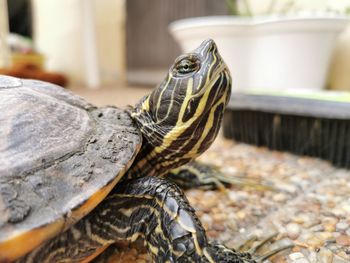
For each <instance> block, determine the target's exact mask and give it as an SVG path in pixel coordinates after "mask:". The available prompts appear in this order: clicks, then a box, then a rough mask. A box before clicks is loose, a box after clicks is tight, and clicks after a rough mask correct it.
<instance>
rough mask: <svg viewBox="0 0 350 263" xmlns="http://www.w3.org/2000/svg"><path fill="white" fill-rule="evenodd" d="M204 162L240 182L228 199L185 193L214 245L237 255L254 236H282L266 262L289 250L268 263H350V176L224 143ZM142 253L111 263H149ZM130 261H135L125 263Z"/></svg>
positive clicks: (294, 158)
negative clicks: (276, 251)
mask: <svg viewBox="0 0 350 263" xmlns="http://www.w3.org/2000/svg"><path fill="white" fill-rule="evenodd" d="M200 160H201V161H203V162H206V163H211V164H214V165H216V166H218V167H221V170H222V172H224V173H225V174H227V175H228V176H232V177H238V178H239V179H240V180H239V184H237V185H233V186H232V187H230V188H229V189H227V191H226V192H224V191H203V190H200V189H191V190H189V191H187V192H186V194H187V197H188V199H189V201H190V203H191V204H192V205H193V207H194V208H195V209H196V211H197V214H198V216H199V217H200V219H201V221H202V223H203V225H204V227H205V229H206V230H207V234H208V237H209V238H210V239H211V240H215V241H219V242H221V243H223V244H225V245H226V246H228V247H232V248H238V247H239V246H240V244H242V243H244V242H245V241H246V240H247V239H248V238H249V237H251V236H257V237H258V238H259V239H263V238H264V237H266V236H269V235H270V234H272V233H275V232H277V233H278V236H277V237H276V238H275V242H271V243H269V244H267V245H266V246H264V247H263V248H262V251H261V253H262V254H263V253H264V252H266V251H268V250H270V249H273V248H276V247H280V246H283V245H286V244H290V243H293V244H294V245H295V246H294V247H293V248H292V249H288V250H285V251H283V252H280V253H279V254H278V255H276V256H274V257H272V258H270V259H269V260H266V262H287V263H304V262H305V263H316V262H321V263H323V262H329V263H331V262H334V263H343V262H350V171H347V170H345V169H338V168H335V167H333V166H332V165H330V164H329V163H328V162H326V161H322V160H319V159H315V158H311V157H301V156H296V155H292V154H289V153H282V152H277V151H270V150H267V149H266V148H260V147H255V146H250V145H246V144H239V143H234V142H232V141H229V140H224V139H219V140H217V141H216V142H215V143H214V145H213V146H212V147H211V148H210V149H209V150H208V151H207V152H206V153H205V154H204V155H203V156H202V157H200ZM245 181H247V182H250V183H251V182H255V183H259V184H263V185H265V186H268V189H266V187H259V188H257V187H254V185H253V186H252V185H251V184H250V183H245ZM204 200H205V201H204ZM137 251H138V250H136V249H135V248H132V249H129V250H127V251H123V253H122V254H123V260H122V261H120V260H121V256H120V255H119V256H118V255H117V256H115V257H114V259H113V261H110V262H135V261H136V262H149V261H148V258H147V255H146V254H145V253H144V252H142V253H138V252H137ZM258 252H260V251H258ZM129 254H132V255H133V256H132V257H131V256H130V261H129V258H128V260H125V257H127V256H128V255H129ZM138 260H139V261H138Z"/></svg>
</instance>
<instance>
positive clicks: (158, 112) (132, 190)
mask: <svg viewBox="0 0 350 263" xmlns="http://www.w3.org/2000/svg"><path fill="white" fill-rule="evenodd" d="M230 94H231V75H230V72H229V70H228V67H227V66H226V64H225V63H224V61H223V59H222V57H221V56H220V54H219V52H218V48H217V46H216V44H215V42H214V41H213V40H211V39H208V40H206V41H204V42H203V43H202V44H201V45H200V46H199V47H198V48H197V49H195V50H194V51H193V52H190V53H187V54H184V55H181V56H180V57H178V58H177V59H176V60H175V62H174V64H173V65H172V66H171V68H170V69H169V71H168V74H167V76H166V77H165V79H164V80H163V81H162V82H161V84H160V85H159V86H158V87H157V88H156V89H154V90H153V91H152V92H151V93H150V94H149V95H147V96H145V97H143V98H141V100H140V101H139V102H138V103H137V104H136V105H135V106H134V107H129V108H126V109H119V108H117V107H114V106H105V107H96V106H94V105H92V104H90V103H88V102H86V101H85V100H84V99H82V98H81V97H79V96H77V95H75V94H73V93H72V92H70V91H68V90H66V89H63V88H61V87H59V86H56V85H53V84H49V83H46V82H42V81H38V80H25V79H18V78H14V77H8V76H1V77H0V112H1V114H0V127H1V129H0V162H1V165H0V262H89V261H91V260H94V259H96V257H98V256H99V255H100V254H102V255H103V251H104V250H105V249H107V248H108V247H109V246H110V245H111V244H114V243H115V242H116V241H118V240H127V241H129V242H133V241H135V240H137V239H140V238H142V239H143V240H144V243H145V245H146V247H147V250H148V253H149V254H150V257H151V258H152V260H153V261H154V262H255V258H254V257H253V256H252V255H251V254H250V253H243V252H238V251H235V250H231V249H228V248H226V247H225V246H222V245H219V244H215V243H211V242H209V241H208V238H207V236H206V233H205V230H204V229H203V227H202V225H201V223H200V221H199V219H198V217H197V216H196V214H195V210H194V209H193V208H192V207H191V206H190V204H189V203H188V201H187V199H186V197H185V195H184V192H183V191H182V189H181V187H180V186H178V185H177V184H176V183H174V182H173V181H171V180H168V179H167V178H169V177H171V176H173V177H174V178H173V179H174V180H175V181H176V174H179V173H178V172H177V173H176V172H174V173H172V171H173V170H174V169H175V170H176V168H178V167H181V166H183V165H190V164H191V162H193V161H194V160H195V159H196V157H198V156H199V155H200V154H202V153H203V152H204V151H205V150H206V149H208V147H209V146H210V145H211V144H212V142H213V141H214V139H215V137H216V136H217V134H218V131H219V128H220V124H221V121H222V118H223V113H224V109H225V107H226V105H227V103H228V101H229V97H230ZM179 178H180V179H181V176H180V177H179ZM203 178H204V179H205V180H204V179H203ZM203 178H202V179H200V178H199V179H196V180H197V182H198V181H201V180H202V181H203V182H204V184H208V182H212V181H211V180H208V177H205V176H204V177H203ZM196 180H194V181H196ZM214 181H215V180H214ZM178 182H179V183H180V184H181V180H178ZM186 184H187V185H188V182H186Z"/></svg>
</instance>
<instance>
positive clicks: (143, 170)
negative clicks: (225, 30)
mask: <svg viewBox="0 0 350 263" xmlns="http://www.w3.org/2000/svg"><path fill="white" fill-rule="evenodd" d="M230 92H231V77H230V73H229V71H228V69H227V66H226V65H225V63H224V62H223V60H222V59H221V57H220V55H219V53H218V51H217V47H216V45H215V43H214V42H213V41H212V40H207V41H205V42H203V43H202V45H201V46H200V47H199V48H198V49H196V50H195V51H194V52H192V53H190V54H187V55H183V56H180V57H179V58H178V59H177V60H176V61H175V63H174V65H173V66H172V67H171V69H170V70H169V73H168V75H167V77H166V78H165V80H164V81H163V83H162V84H161V85H160V86H159V87H158V88H157V89H155V90H154V91H153V92H152V93H151V94H150V95H149V96H146V97H145V98H143V99H142V100H141V101H140V102H139V103H138V104H137V105H136V107H135V108H134V109H133V110H131V117H132V118H133V119H134V121H135V123H136V125H137V126H138V127H139V129H140V130H141V132H142V135H143V144H142V148H141V150H140V152H139V154H138V155H137V156H136V159H135V162H134V164H133V166H132V167H131V168H130V169H129V171H128V172H127V174H126V176H125V178H124V180H123V182H122V183H119V184H118V185H117V186H116V188H115V189H113V190H112V192H111V193H110V194H109V195H108V196H107V198H106V199H105V200H104V201H102V202H101V203H100V204H99V205H98V206H97V207H96V208H95V209H94V210H93V211H92V212H91V213H90V214H88V215H87V216H86V217H84V218H83V219H82V220H80V221H79V222H78V223H76V224H75V225H74V226H72V227H71V228H69V229H68V230H67V231H66V232H64V233H63V234H60V235H59V236H57V237H55V238H53V239H52V240H50V241H48V242H47V243H46V244H44V245H43V246H41V247H39V248H37V249H35V250H34V251H32V252H31V253H29V254H28V255H26V256H25V257H24V258H22V259H21V260H20V262H28V263H29V262H80V261H82V260H86V259H88V260H91V259H92V258H93V257H95V256H97V255H98V253H101V252H102V251H103V249H105V248H106V247H108V246H109V245H110V244H112V243H114V242H116V241H117V240H127V241H130V242H132V241H135V240H136V239H138V238H143V240H144V242H145V245H146V247H147V249H148V252H149V254H150V255H151V257H152V259H153V261H154V262H210V263H213V262H242V263H243V262H255V261H254V260H253V259H252V257H251V256H250V255H249V254H247V253H239V252H235V251H232V250H229V249H227V248H225V247H223V246H219V245H213V244H209V243H208V240H207V237H206V233H205V231H204V229H203V227H202V225H201V223H200V221H199V219H198V217H197V216H196V214H195V212H194V209H193V208H192V207H191V206H190V205H189V203H188V201H187V199H186V197H185V196H184V193H183V192H182V190H181V189H179V188H178V187H177V186H176V185H175V184H174V183H171V182H168V181H167V180H165V179H163V178H160V177H161V176H164V175H166V174H167V173H168V172H169V171H170V170H171V169H173V168H177V167H179V166H181V165H183V164H186V163H188V162H190V161H192V160H194V159H195V158H196V157H198V156H199V155H200V154H202V153H203V152H204V151H205V150H206V149H208V148H209V146H210V145H211V144H212V142H213V141H214V139H215V137H216V136H217V133H218V130H219V128H220V125H221V121H222V117H223V112H224V109H225V107H226V105H227V102H228V100H229V97H230Z"/></svg>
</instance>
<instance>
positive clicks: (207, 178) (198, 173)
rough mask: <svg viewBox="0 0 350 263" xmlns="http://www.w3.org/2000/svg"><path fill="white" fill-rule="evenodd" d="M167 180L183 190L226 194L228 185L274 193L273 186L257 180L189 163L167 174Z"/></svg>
mask: <svg viewBox="0 0 350 263" xmlns="http://www.w3.org/2000/svg"><path fill="white" fill-rule="evenodd" d="M167 178H168V179H170V180H172V181H174V182H175V183H176V184H178V185H179V186H180V187H181V188H183V189H188V188H202V189H206V190H207V189H219V190H221V191H223V192H226V189H227V187H228V186H230V185H237V186H242V187H250V188H253V189H255V190H258V191H267V190H269V191H275V190H276V188H274V187H273V186H270V185H267V184H264V183H262V182H260V181H259V180H254V179H252V178H245V177H239V176H234V175H232V176H229V175H226V174H224V173H223V172H221V171H220V169H219V168H218V167H216V166H214V165H208V164H203V163H200V162H196V161H194V162H191V163H188V164H186V165H183V166H181V167H179V168H176V169H173V170H171V171H170V172H169V174H168V176H167Z"/></svg>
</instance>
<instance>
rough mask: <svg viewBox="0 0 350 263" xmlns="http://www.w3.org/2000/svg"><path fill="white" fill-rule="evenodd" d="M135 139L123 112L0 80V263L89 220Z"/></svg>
mask: <svg viewBox="0 0 350 263" xmlns="http://www.w3.org/2000/svg"><path fill="white" fill-rule="evenodd" d="M141 138H142V137H141V135H140V132H139V131H138V129H137V127H136V126H134V125H133V122H132V120H131V119H130V117H129V115H128V114H127V113H126V112H125V111H123V110H120V109H118V108H114V107H105V108H96V107H94V106H93V105H91V104H89V103H87V102H85V101H84V100H83V99H82V98H80V97H78V96H75V95H73V94H72V93H70V92H68V91H66V90H64V89H62V88H60V87H58V86H55V85H52V84H49V83H46V82H41V81H34V80H20V79H17V78H12V77H5V76H0V262H2V261H6V260H13V259H16V258H18V257H20V256H22V255H24V254H25V253H27V252H29V251H30V250H32V249H33V248H35V247H36V246H38V245H39V244H41V243H42V242H44V241H45V240H47V239H50V238H51V237H53V236H55V235H57V234H58V233H60V232H61V231H64V230H65V229H67V228H68V227H69V226H70V225H72V224H73V223H74V222H76V221H77V220H79V219H80V218H81V217H83V216H84V215H86V214H87V213H89V212H90V211H91V210H92V209H93V208H94V207H95V206H96V205H97V204H98V203H99V202H101V200H103V199H104V198H105V196H106V195H107V194H108V193H109V191H110V190H111V189H112V188H113V187H114V186H115V184H116V183H117V182H118V180H119V179H120V178H121V176H122V175H123V174H124V172H125V171H126V170H127V169H128V168H129V166H130V165H131V163H132V161H133V159H134V157H135V155H136V154H137V152H138V150H139V148H140V145H141Z"/></svg>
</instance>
